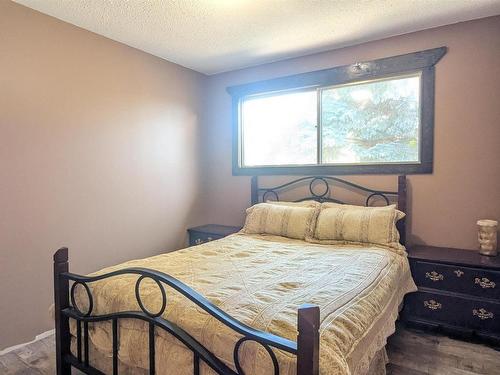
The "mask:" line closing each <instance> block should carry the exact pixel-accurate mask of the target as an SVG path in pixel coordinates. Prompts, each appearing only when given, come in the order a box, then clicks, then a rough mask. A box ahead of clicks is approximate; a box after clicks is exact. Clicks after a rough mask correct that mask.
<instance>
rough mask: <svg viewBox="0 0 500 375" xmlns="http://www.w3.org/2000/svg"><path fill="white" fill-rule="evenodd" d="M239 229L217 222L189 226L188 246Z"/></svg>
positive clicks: (227, 234)
mask: <svg viewBox="0 0 500 375" xmlns="http://www.w3.org/2000/svg"><path fill="white" fill-rule="evenodd" d="M240 230H241V227H233V226H229V225H218V224H207V225H202V226H199V227H193V228H189V229H188V233H189V246H194V245H200V244H202V243H205V242H209V241H213V240H218V239H220V238H223V237H226V236H229V235H230V234H233V233H236V232H238V231H240Z"/></svg>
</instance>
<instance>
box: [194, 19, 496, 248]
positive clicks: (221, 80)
mask: <svg viewBox="0 0 500 375" xmlns="http://www.w3.org/2000/svg"><path fill="white" fill-rule="evenodd" d="M499 36H500V17H494V18H487V19H483V20H478V21H472V22H466V23H461V24H456V25H451V26H446V27H441V28H437V29H432V30H427V31H422V32H417V33H413V34H407V35H403V36H398V37H393V38H389V39H385V40H381V41H376V42H370V43H366V44H362V45H358V46H354V47H349V48H343V49H340V50H336V51H331V52H325V53H320V54H316V55H312V56H306V57H301V58H296V59H291V60H287V61H282V62H277V63H272V64H267V65H262V66H259V67H256V68H250V69H244V70H240V71H235V72H229V73H226V74H220V75H217V76H212V77H210V79H209V83H208V85H209V86H208V90H209V91H208V92H209V95H207V97H208V98H209V100H208V101H207V103H206V107H205V112H204V122H205V126H204V127H203V129H204V134H203V137H202V138H203V145H204V155H205V157H204V158H203V160H204V161H205V162H204V185H205V186H206V190H204V194H205V202H206V206H205V210H204V212H206V213H208V218H209V219H210V220H211V221H212V222H219V223H226V224H238V223H241V222H242V221H243V212H244V208H245V207H247V206H248V205H249V199H250V179H249V178H248V177H235V176H232V175H231V112H230V111H231V100H230V96H229V95H228V94H227V93H226V92H225V88H226V86H231V85H236V84H241V83H246V82H251V81H256V80H262V79H268V78H273V77H278V76H285V75H289V74H296V73H301V72H307V71H312V70H317V69H324V68H329V67H334V66H338V65H344V64H351V63H354V62H358V61H363V60H370V59H375V58H380V57H387V56H392V55H397V54H402V53H408V52H413V51H418V50H423V49H427V48H433V47H440V46H448V48H449V51H448V53H447V55H446V56H445V57H444V58H443V59H442V60H441V61H440V62H439V63H438V65H437V67H436V113H435V159H434V173H433V174H428V175H414V176H410V178H409V181H410V189H411V191H410V197H409V199H410V202H409V203H410V210H411V213H410V220H409V224H410V232H411V236H410V241H411V242H413V243H416V242H419V243H427V244H432V245H439V246H452V247H463V248H470V249H473V248H475V246H476V226H475V222H476V220H477V219H479V218H492V219H500V164H499V163H500V64H499V61H500V48H499V45H500V44H499V43H500V39H499ZM352 179H353V180H356V181H360V182H363V183H365V184H367V185H372V186H374V187H378V188H395V187H396V178H395V176H363V177H361V176H357V177H355V178H352Z"/></svg>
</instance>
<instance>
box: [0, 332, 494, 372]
mask: <svg viewBox="0 0 500 375" xmlns="http://www.w3.org/2000/svg"><path fill="white" fill-rule="evenodd" d="M54 347H55V345H54V336H49V337H47V338H45V339H43V340H39V341H36V342H34V343H31V344H29V345H27V346H24V347H22V348H20V349H17V350H14V351H12V352H10V353H7V354H4V355H2V356H0V374H2V375H14V374H15V375H21V374H23V375H24V374H33V375H53V374H54V372H55V359H54ZM387 352H388V355H389V360H390V363H389V365H388V366H387V374H388V375H425V374H432V375H477V374H482V375H497V374H500V352H499V351H496V350H494V349H492V348H489V347H486V346H483V345H479V344H472V343H467V342H463V341H458V340H453V339H450V338H448V337H446V336H441V335H434V334H430V333H426V332H422V331H418V330H410V329H406V328H404V327H402V326H398V329H397V331H396V333H395V334H394V335H393V336H391V337H390V338H389V341H388V344H387ZM73 374H81V372H79V371H76V370H73Z"/></svg>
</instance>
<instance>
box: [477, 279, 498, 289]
mask: <svg viewBox="0 0 500 375" xmlns="http://www.w3.org/2000/svg"><path fill="white" fill-rule="evenodd" d="M474 284H479V285H480V286H481V288H483V289H488V288H492V289H493V288H494V287H495V286H496V285H497V284H495V282H493V281H490V280H488V279H487V278H486V277H483V278H481V279H480V278H479V277H476V278H475V279H474Z"/></svg>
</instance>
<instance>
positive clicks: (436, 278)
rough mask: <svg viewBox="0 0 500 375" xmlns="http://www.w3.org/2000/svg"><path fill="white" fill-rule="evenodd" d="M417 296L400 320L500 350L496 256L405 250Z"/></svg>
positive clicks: (434, 249) (410, 299)
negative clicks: (416, 287)
mask: <svg viewBox="0 0 500 375" xmlns="http://www.w3.org/2000/svg"><path fill="white" fill-rule="evenodd" d="M408 258H409V261H410V268H411V273H412V276H413V279H414V280H415V283H416V284H417V286H418V292H415V293H411V294H409V295H407V296H406V298H405V308H404V310H403V320H404V321H405V322H406V323H409V324H412V325H418V326H420V327H423V328H432V329H440V330H441V331H443V332H445V333H448V334H451V335H454V336H459V337H462V338H465V339H479V340H480V341H482V342H484V343H487V344H491V345H493V346H495V347H497V348H499V347H500V257H488V256H484V255H481V254H478V253H477V252H476V251H471V250H461V249H449V248H440V247H433V246H415V247H412V248H410V249H409V250H408Z"/></svg>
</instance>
